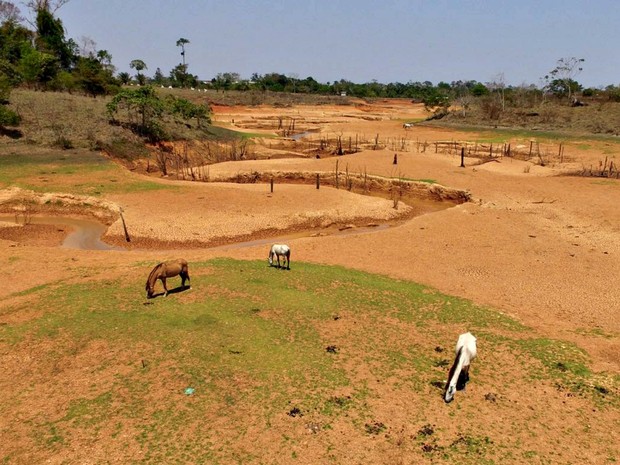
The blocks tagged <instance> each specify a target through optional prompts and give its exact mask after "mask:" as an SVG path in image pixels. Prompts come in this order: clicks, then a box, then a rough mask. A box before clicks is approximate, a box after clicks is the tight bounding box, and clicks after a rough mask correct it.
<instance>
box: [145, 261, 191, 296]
mask: <svg viewBox="0 0 620 465" xmlns="http://www.w3.org/2000/svg"><path fill="white" fill-rule="evenodd" d="M179 275H180V276H181V286H183V287H185V281H186V280H187V281H188V282H189V269H188V267H187V260H184V259H182V258H179V259H177V260H168V261H166V262H162V263H160V264H158V265H156V266H155V268H153V270H152V271H151V273H150V274H149V277H148V279H147V280H146V297H147V298H148V299H150V298H152V297H153V291H154V289H155V282H156V281H157V280H158V279H159V280H161V283H162V284H163V286H164V291H165V294H164V296H167V295H168V288H167V287H166V278H172V277H173V276H179ZM190 289H191V287H190Z"/></svg>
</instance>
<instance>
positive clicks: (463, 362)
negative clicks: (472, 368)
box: [443, 333, 477, 403]
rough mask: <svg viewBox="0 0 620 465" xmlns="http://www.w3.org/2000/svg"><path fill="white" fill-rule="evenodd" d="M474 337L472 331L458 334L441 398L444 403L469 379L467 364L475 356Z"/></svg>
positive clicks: (450, 399)
mask: <svg viewBox="0 0 620 465" xmlns="http://www.w3.org/2000/svg"><path fill="white" fill-rule="evenodd" d="M476 355H477V350H476V338H475V337H474V335H473V334H472V333H464V334H461V335H460V336H459V339H458V341H457V342H456V358H455V359H454V363H453V364H452V368H450V373H449V374H448V382H447V383H446V390H445V392H444V397H443V400H445V401H446V403H449V402H452V399H453V398H454V394H455V393H456V391H463V390H465V385H466V384H467V381H469V364H470V362H471V361H472V360H473V359H475V358H476Z"/></svg>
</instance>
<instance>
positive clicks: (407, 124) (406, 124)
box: [403, 123, 413, 129]
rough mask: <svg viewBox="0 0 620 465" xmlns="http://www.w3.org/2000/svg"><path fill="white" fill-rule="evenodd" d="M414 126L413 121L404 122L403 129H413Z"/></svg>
mask: <svg viewBox="0 0 620 465" xmlns="http://www.w3.org/2000/svg"><path fill="white" fill-rule="evenodd" d="M412 127H413V123H403V129H411V128H412Z"/></svg>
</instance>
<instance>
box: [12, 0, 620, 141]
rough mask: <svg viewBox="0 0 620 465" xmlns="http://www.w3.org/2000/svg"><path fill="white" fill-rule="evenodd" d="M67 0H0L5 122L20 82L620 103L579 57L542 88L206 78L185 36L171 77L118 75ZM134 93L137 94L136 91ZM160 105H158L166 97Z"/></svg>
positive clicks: (618, 89) (617, 89)
mask: <svg viewBox="0 0 620 465" xmlns="http://www.w3.org/2000/svg"><path fill="white" fill-rule="evenodd" d="M68 1H69V0H29V1H27V2H26V3H25V5H26V6H27V7H28V8H29V9H30V11H31V13H32V16H33V17H34V20H33V21H32V22H27V21H26V20H25V19H24V18H23V17H22V16H21V12H20V10H19V8H18V7H17V6H15V4H14V3H13V2H10V1H6V0H0V128H1V127H2V126H11V125H17V124H18V123H19V115H17V114H16V113H15V112H13V111H12V110H11V109H10V108H9V107H8V102H9V96H10V91H11V89H12V88H13V87H16V86H23V87H27V88H31V89H36V90H46V91H64V92H80V93H83V94H85V95H89V96H92V97H97V96H99V95H116V94H118V93H119V92H121V91H122V90H123V86H126V85H128V84H138V85H140V86H148V85H151V86H160V87H187V88H198V89H214V90H217V91H226V90H236V91H249V90H254V91H265V92H266V91H270V92H291V93H305V94H318V95H347V96H352V97H360V98H407V99H411V100H413V101H416V102H421V103H424V104H425V105H426V106H427V107H428V108H433V109H435V110H436V111H437V112H438V114H442V113H445V112H447V109H448V107H449V106H450V105H452V104H453V103H457V104H458V105H459V107H460V108H463V109H466V108H467V107H468V106H469V105H471V103H472V101H474V100H476V101H477V103H479V105H480V106H481V107H483V108H484V109H485V112H488V113H489V114H490V115H491V116H492V115H493V114H494V113H495V112H498V111H503V110H504V109H505V108H506V106H511V105H512V106H524V107H525V106H532V104H535V103H536V102H538V103H540V102H543V101H545V99H548V98H555V99H558V100H560V101H566V102H568V103H571V102H574V101H575V100H576V99H577V96H578V95H581V96H599V97H601V98H605V99H608V100H613V101H620V86H613V85H610V86H607V88H605V89H584V88H583V86H581V84H579V83H578V82H577V80H576V77H577V75H578V74H579V73H580V72H581V70H582V65H583V62H584V60H583V59H582V58H575V57H571V58H561V59H560V60H558V61H557V63H556V66H555V67H554V68H553V69H552V70H551V71H550V72H549V73H548V74H547V75H546V76H544V77H543V78H541V85H539V86H535V85H522V86H516V87H515V86H509V85H506V83H505V80H504V77H503V75H498V76H497V77H496V78H495V79H494V80H492V81H491V82H487V83H481V82H477V81H475V80H468V81H460V80H459V81H452V82H449V83H448V82H439V83H438V84H436V85H435V84H433V83H432V82H430V81H424V82H417V81H416V82H407V83H400V82H394V83H388V84H383V83H380V82H377V81H371V82H367V83H354V82H352V81H349V80H345V79H341V80H339V81H334V82H331V83H330V82H327V83H321V82H318V81H317V80H316V79H314V78H313V77H306V78H303V79H300V78H299V77H298V76H297V75H294V74H290V75H285V74H281V73H277V72H274V73H267V74H262V75H261V74H258V73H254V74H253V75H252V76H251V77H250V78H249V79H242V78H241V76H240V75H239V74H238V73H233V72H226V73H218V74H217V75H216V76H215V77H214V78H212V79H211V80H200V79H199V78H198V76H196V75H193V74H191V73H190V72H189V65H188V63H187V62H186V52H187V50H186V46H188V45H189V44H190V41H189V40H188V39H185V38H180V39H179V40H178V41H177V42H176V45H177V47H179V48H180V50H181V52H180V54H181V58H182V62H181V63H179V64H178V65H177V66H175V67H174V68H173V69H172V70H170V72H169V74H168V75H167V76H166V75H165V74H164V73H163V72H162V70H161V69H160V68H156V70H155V73H154V74H153V76H147V75H146V73H145V71H147V70H148V66H147V63H145V62H144V61H143V60H141V59H135V60H132V61H131V62H130V63H129V67H130V68H131V69H132V70H135V72H136V74H135V75H134V76H132V75H130V73H127V72H120V73H116V67H115V66H114V65H113V63H112V56H111V55H110V53H109V52H108V51H107V50H97V49H96V46H95V43H94V41H92V40H89V39H86V40H85V39H82V40H83V43H82V44H78V43H77V42H76V41H75V40H73V39H71V38H67V37H66V36H65V29H64V26H63V23H62V21H61V19H60V18H58V17H57V16H56V12H57V10H58V9H59V8H60V7H61V6H62V5H64V4H65V3H67V2H68ZM132 92H135V93H136V94H135V95H133V96H132V95H131V93H132ZM123 95H124V100H123V101H124V102H125V103H127V102H132V101H139V100H141V99H142V100H144V99H146V100H148V101H150V102H153V99H157V98H158V97H157V95H156V94H155V93H149V92H147V93H144V92H142V93H140V91H137V90H133V91H132V90H130V91H127V90H125V91H124V94H123ZM164 103H165V102H164ZM154 105H155V106H157V108H159V103H155V104H154ZM175 105H176V107H175ZM179 105H181V106H182V107H184V108H185V110H184V111H183V112H181V113H182V114H190V115H199V116H198V118H199V121H200V120H202V121H206V120H207V117H206V116H205V115H206V114H205V111H207V112H208V108H206V109H200V108H191V104H189V102H182V103H179V102H176V103H174V102H172V103H171V102H168V105H163V106H162V108H163V110H162V111H168V112H169V113H174V112H175V111H176V112H177V115H178V106H179ZM175 108H177V109H176V110H175ZM188 108H189V110H188ZM157 111H159V110H157ZM157 111H156V112H155V113H157ZM192 117H193V116H192ZM147 120H148V118H147ZM151 129H152V128H151ZM141 130H145V128H141Z"/></svg>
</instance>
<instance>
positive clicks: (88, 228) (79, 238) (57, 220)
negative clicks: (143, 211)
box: [0, 215, 123, 250]
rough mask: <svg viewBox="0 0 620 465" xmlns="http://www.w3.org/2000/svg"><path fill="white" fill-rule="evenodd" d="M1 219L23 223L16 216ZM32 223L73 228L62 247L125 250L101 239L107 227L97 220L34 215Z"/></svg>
mask: <svg viewBox="0 0 620 465" xmlns="http://www.w3.org/2000/svg"><path fill="white" fill-rule="evenodd" d="M0 221H4V222H7V223H18V224H23V221H22V218H18V219H17V221H16V219H15V216H8V215H0ZM28 222H29V223H30V224H52V225H57V226H66V227H68V228H69V229H71V232H70V233H69V234H67V237H65V240H64V241H63V243H62V247H65V248H67V249H82V250H123V249H122V248H120V247H116V246H112V245H109V244H106V243H105V242H103V241H102V240H101V236H102V235H103V233H105V231H106V229H107V227H106V226H105V225H103V224H101V223H98V222H97V221H92V220H84V219H77V218H68V217H63V216H32V217H30V218H28Z"/></svg>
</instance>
